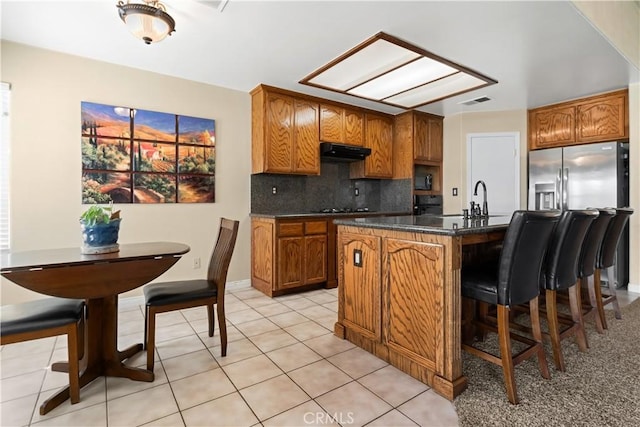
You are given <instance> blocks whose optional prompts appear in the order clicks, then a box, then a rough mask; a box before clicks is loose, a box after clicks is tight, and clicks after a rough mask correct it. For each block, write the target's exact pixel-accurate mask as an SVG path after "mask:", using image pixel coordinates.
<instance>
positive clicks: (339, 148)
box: [320, 142, 371, 162]
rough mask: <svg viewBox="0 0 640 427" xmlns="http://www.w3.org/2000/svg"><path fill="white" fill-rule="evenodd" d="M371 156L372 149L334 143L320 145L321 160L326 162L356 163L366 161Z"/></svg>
mask: <svg viewBox="0 0 640 427" xmlns="http://www.w3.org/2000/svg"><path fill="white" fill-rule="evenodd" d="M369 154H371V148H365V147H358V146H356V145H346V144H335V143H333V142H321V143H320V158H321V159H322V160H326V161H334V162H355V161H358V160H364V159H365V157H367V156H368V155H369Z"/></svg>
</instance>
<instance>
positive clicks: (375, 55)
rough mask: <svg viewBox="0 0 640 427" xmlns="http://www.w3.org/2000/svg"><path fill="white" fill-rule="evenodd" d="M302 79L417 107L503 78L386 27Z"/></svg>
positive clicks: (354, 94) (380, 100)
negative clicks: (396, 34) (389, 31)
mask: <svg viewBox="0 0 640 427" xmlns="http://www.w3.org/2000/svg"><path fill="white" fill-rule="evenodd" d="M300 83H302V84H305V85H309V86H314V87H318V88H322V89H328V90H331V91H334V92H339V93H344V94H347V95H353V96H357V97H360V98H365V99H370V100H373V101H378V102H382V103H384V104H388V105H392V106H394V107H400V108H406V109H411V108H416V107H419V106H421V105H425V104H430V103H432V102H436V101H440V100H442V99H445V98H450V97H452V96H455V95H459V94H461V93H464V92H469V91H471V90H474V89H478V88H481V87H485V86H489V85H492V84H495V83H498V82H497V81H496V80H493V79H491V78H489V77H487V76H483V75H482V74H480V73H478V72H476V71H473V70H471V69H469V68H466V67H463V66H461V65H458V64H455V63H453V62H451V61H449V60H447V59H444V58H441V57H439V56H437V55H434V54H433V53H431V52H428V51H426V50H424V49H422V48H419V47H417V46H414V45H412V44H410V43H407V42H405V41H403V40H400V39H398V38H396V37H393V36H390V35H388V34H386V33H382V32H381V33H378V34H376V35H375V36H373V37H371V38H370V39H368V40H366V41H364V42H362V43H361V44H359V45H358V46H356V47H354V48H353V49H351V50H349V51H347V52H346V53H344V54H343V55H341V56H339V57H338V58H336V59H334V60H333V61H331V62H330V63H329V64H327V65H325V66H323V67H322V68H320V69H318V70H316V71H314V72H313V73H311V74H310V75H308V76H307V77H305V78H304V79H302V80H300Z"/></svg>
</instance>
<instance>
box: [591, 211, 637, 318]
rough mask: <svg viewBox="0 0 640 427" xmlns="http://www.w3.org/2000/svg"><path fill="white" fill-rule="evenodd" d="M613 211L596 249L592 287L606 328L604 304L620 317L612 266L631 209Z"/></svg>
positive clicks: (631, 212)
mask: <svg viewBox="0 0 640 427" xmlns="http://www.w3.org/2000/svg"><path fill="white" fill-rule="evenodd" d="M615 211H616V214H615V216H614V217H613V219H611V221H610V222H609V226H608V227H607V231H606V233H605V235H604V239H603V240H602V245H601V246H600V250H599V251H598V256H597V258H596V271H595V274H594V282H595V283H594V287H595V292H596V294H597V295H596V303H597V304H598V314H599V315H600V321H601V322H602V326H603V327H604V328H605V329H607V319H606V317H605V315H604V306H605V305H607V304H613V311H614V313H615V316H616V319H622V314H620V306H619V305H618V297H617V296H616V284H615V280H614V269H613V266H614V264H615V259H616V258H615V256H616V249H617V248H618V243H619V242H620V237H622V232H623V231H624V227H625V226H626V225H627V222H628V221H629V217H630V216H631V215H632V214H633V209H631V208H617V209H615ZM605 269H606V270H607V284H608V288H609V291H608V292H609V293H608V294H606V295H603V294H602V293H601V291H602V289H601V286H602V283H601V280H600V276H601V273H602V270H605Z"/></svg>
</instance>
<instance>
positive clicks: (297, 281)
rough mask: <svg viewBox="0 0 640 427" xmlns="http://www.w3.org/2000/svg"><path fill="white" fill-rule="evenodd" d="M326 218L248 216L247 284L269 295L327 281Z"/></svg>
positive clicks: (305, 287) (309, 286)
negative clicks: (249, 252)
mask: <svg viewBox="0 0 640 427" xmlns="http://www.w3.org/2000/svg"><path fill="white" fill-rule="evenodd" d="M327 243H328V239H327V220H326V219H317V218H314V219H307V220H305V219H282V220H281V219H275V218H263V217H256V218H252V219H251V284H252V286H253V287H254V288H256V289H258V290H260V291H262V292H263V293H265V294H267V295H269V296H277V295H281V294H284V293H288V292H291V291H297V290H302V289H307V288H311V287H313V286H317V285H319V284H324V283H326V281H327V256H328V255H327Z"/></svg>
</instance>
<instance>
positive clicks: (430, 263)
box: [382, 238, 451, 366]
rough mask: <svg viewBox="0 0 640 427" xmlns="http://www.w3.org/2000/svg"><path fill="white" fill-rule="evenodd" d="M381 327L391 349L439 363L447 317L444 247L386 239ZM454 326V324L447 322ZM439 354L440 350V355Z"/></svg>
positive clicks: (431, 362) (425, 360)
mask: <svg viewBox="0 0 640 427" xmlns="http://www.w3.org/2000/svg"><path fill="white" fill-rule="evenodd" d="M383 246H384V248H383V253H384V260H385V262H384V264H383V270H382V275H383V278H384V281H383V292H382V301H383V307H384V308H383V312H382V330H383V331H385V336H384V337H383V340H384V343H385V344H387V345H388V346H389V348H391V349H393V350H395V351H397V352H399V353H401V354H403V355H405V356H407V357H409V358H411V359H414V360H417V361H418V362H420V363H422V364H425V365H431V366H435V363H436V361H437V360H438V356H439V354H438V351H442V349H440V348H438V343H442V340H443V338H442V334H443V333H444V330H445V329H446V328H445V325H444V322H443V318H444V312H445V307H444V285H445V284H444V282H443V280H444V279H443V278H444V277H445V274H444V261H445V257H444V247H443V246H442V245H440V244H435V243H420V242H415V241H408V240H401V239H392V238H386V239H384V242H383ZM447 327H451V326H449V325H448V326H447ZM440 356H441V354H440Z"/></svg>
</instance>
